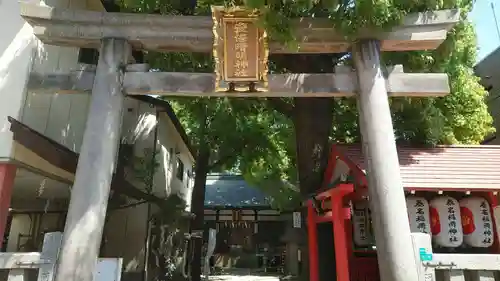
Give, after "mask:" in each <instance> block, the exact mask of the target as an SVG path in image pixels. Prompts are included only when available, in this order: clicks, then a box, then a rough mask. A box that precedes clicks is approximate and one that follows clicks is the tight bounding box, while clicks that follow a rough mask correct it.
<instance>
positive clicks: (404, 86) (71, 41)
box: [21, 3, 459, 281]
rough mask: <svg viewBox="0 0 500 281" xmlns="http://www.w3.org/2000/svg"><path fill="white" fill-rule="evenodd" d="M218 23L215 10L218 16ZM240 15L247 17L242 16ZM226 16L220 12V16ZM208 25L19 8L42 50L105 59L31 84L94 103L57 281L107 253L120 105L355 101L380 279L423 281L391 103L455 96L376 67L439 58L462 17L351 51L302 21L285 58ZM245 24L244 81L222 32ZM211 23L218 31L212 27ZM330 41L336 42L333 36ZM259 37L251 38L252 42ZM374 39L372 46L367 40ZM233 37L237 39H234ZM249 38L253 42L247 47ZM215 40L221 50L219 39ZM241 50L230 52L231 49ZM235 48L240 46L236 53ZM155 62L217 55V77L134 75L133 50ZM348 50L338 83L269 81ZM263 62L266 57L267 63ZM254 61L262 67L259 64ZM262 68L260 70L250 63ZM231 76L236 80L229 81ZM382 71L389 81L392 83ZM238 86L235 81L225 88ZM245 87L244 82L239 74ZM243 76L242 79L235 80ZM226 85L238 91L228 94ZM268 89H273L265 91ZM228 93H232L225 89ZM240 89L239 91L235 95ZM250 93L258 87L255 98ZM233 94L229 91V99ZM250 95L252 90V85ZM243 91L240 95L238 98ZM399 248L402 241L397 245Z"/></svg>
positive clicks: (436, 16)
mask: <svg viewBox="0 0 500 281" xmlns="http://www.w3.org/2000/svg"><path fill="white" fill-rule="evenodd" d="M219 12H220V11H219ZM240 12H241V11H240ZM222 14H223V12H222ZM222 14H218V15H217V13H215V12H214V18H213V21H212V19H210V18H209V17H187V16H183V17H181V16H160V15H144V14H126V13H100V12H91V11H76V10H67V9H57V8H51V7H46V6H39V5H33V4H27V3H22V4H21V15H22V16H23V17H24V18H25V19H26V20H27V21H28V22H29V23H30V24H31V25H32V26H33V29H34V33H35V35H36V36H37V37H38V38H39V39H40V40H42V41H43V42H44V43H46V44H52V45H58V46H75V47H87V48H88V47H95V48H100V55H99V62H98V65H97V69H96V70H95V71H93V70H91V71H84V70H82V71H75V72H72V73H56V74H50V75H45V76H44V75H42V76H39V75H36V74H33V75H32V77H31V80H30V81H29V83H28V85H29V86H30V87H31V88H32V89H34V88H37V89H42V88H44V89H49V90H55V91H58V92H60V93H63V92H67V91H88V92H90V91H91V92H92V98H91V106H90V112H89V115H88V119H87V123H86V130H85V134H84V139H83V143H82V147H81V154H80V155H81V156H80V159H79V162H78V168H77V171H76V179H75V182H74V185H73V188H72V192H71V202H70V206H69V210H68V216H67V221H66V226H65V230H64V238H63V242H62V250H61V253H60V258H59V260H58V264H57V277H56V280H57V281H68V280H71V281H92V277H93V276H92V274H93V272H94V269H95V265H96V260H97V254H98V249H99V244H100V242H101V236H102V230H103V224H104V218H105V214H106V208H107V199H108V195H109V190H110V182H111V177H112V174H113V166H114V159H115V154H116V152H117V146H118V142H119V139H118V135H119V131H120V125H121V112H122V109H123V100H124V96H125V95H141V94H157V95H175V96H186V95H187V96H240V97H241V96H253V97H276V96H278V97H298V96H300V97H348V96H355V97H356V98H357V100H358V106H359V114H360V128H361V133H362V137H363V144H364V145H363V146H364V154H365V156H366V158H367V159H370V161H369V165H368V174H369V181H370V183H369V185H370V198H371V204H372V206H371V207H372V210H373V214H374V217H375V218H376V220H375V233H376V238H377V251H378V253H379V255H380V256H381V257H382V256H383V257H384V258H381V259H379V265H380V271H381V276H383V279H384V280H394V281H417V280H418V276H417V268H416V261H415V258H414V255H413V252H412V251H413V249H412V247H411V239H410V228H409V226H408V223H407V217H406V212H403V211H401V210H405V209H406V203H405V197H404V193H403V189H402V188H401V178H400V173H399V164H398V158H397V151H396V146H395V139H394V133H393V126H392V120H391V115H390V110H389V103H388V99H387V97H388V96H412V97H431V96H444V95H446V94H448V93H449V86H448V78H447V75H446V74H414V73H412V74H407V73H404V72H403V71H402V67H400V66H398V67H394V68H389V69H388V71H387V72H386V71H385V69H384V67H383V66H381V65H380V51H407V50H424V49H435V48H437V47H438V46H439V45H440V44H441V43H442V42H443V40H444V39H445V38H446V33H447V31H448V30H449V29H451V28H452V27H453V25H454V24H455V23H457V22H458V20H459V12H458V11H457V10H444V11H438V12H427V13H419V14H414V15H410V16H408V17H407V18H406V19H405V20H404V22H403V24H402V25H401V26H398V27H396V28H393V29H392V30H391V31H389V32H382V33H380V32H372V31H369V30H365V31H363V32H362V33H360V34H364V35H360V36H359V38H357V41H356V42H355V43H352V44H351V43H350V42H347V41H345V39H344V37H343V36H342V35H341V34H338V33H336V32H335V30H334V29H333V28H332V27H331V25H330V24H329V23H328V22H327V21H323V20H321V19H312V18H311V19H302V20H300V22H298V23H297V26H298V34H301V35H300V36H299V38H298V41H299V49H298V51H297V50H289V49H287V48H285V47H284V46H282V45H280V44H279V43H277V42H270V43H269V48H267V47H268V46H267V41H266V38H265V32H263V31H262V30H258V29H257V27H256V26H255V25H253V22H254V21H253V19H255V15H251V13H247V14H246V15H241V14H240V15H239V16H238V17H234V16H233V18H232V20H231V21H229V20H228V21H227V22H225V21H224V20H222V21H221V20H220V19H221V18H224V15H222ZM241 22H246V23H249V24H250V25H249V26H250V27H249V28H253V29H252V32H250V33H248V34H249V35H251V36H254V35H255V36H256V37H255V36H254V37H252V38H253V39H251V38H250V39H249V40H254V41H253V42H255V43H256V44H257V47H256V48H255V49H248V50H249V51H248V52H249V53H251V55H250V56H251V57H249V58H247V61H245V64H247V65H250V67H249V68H248V70H249V71H250V72H252V73H254V74H256V77H255V78H254V79H253V80H252V79H250V81H249V80H248V79H247V80H245V79H243V80H241V79H240V80H238V78H237V76H238V75H237V74H236V71H237V69H236V66H235V65H230V66H229V67H228V65H227V63H225V64H224V63H222V62H227V61H229V62H231V61H232V62H234V61H235V55H234V51H233V53H232V54H231V52H229V51H228V50H226V48H223V50H222V49H221V47H222V45H221V44H219V43H220V42H224V43H223V45H224V46H226V44H228V43H227V42H226V41H225V40H227V41H228V42H229V41H231V39H230V38H231V36H228V37H227V38H225V34H223V33H225V32H219V33H215V36H216V37H215V38H214V33H213V31H214V30H216V29H222V28H223V27H224V28H227V27H228V26H230V25H232V26H233V27H234V26H235V25H238V24H239V23H241ZM214 24H215V27H216V28H214ZM325 31H330V33H327V32H325ZM252 34H253V35H252ZM367 34H368V36H367ZM233 35H235V33H233ZM249 37H250V36H249ZM214 39H215V40H214ZM214 41H215V42H214ZM233 43H234V42H233ZM233 47H234V46H233ZM132 48H135V49H144V50H155V51H179V50H182V51H194V52H212V50H213V49H216V52H218V54H219V56H218V57H217V56H216V58H215V59H216V63H217V72H216V74H195V73H161V72H148V71H147V70H148V69H147V66H144V65H139V66H137V65H129V64H128V62H129V61H128V58H129V57H130V52H131V49H132ZM349 49H351V52H352V55H353V58H354V65H355V69H356V72H353V71H351V70H350V69H347V68H337V71H336V73H333V74H282V75H269V76H268V75H267V53H268V52H271V53H289V54H292V53H340V52H345V51H347V50H349ZM262 51H263V52H262ZM255 56H257V57H255ZM254 59H255V61H253V60H254ZM228 72H231V75H229V74H228ZM385 72H386V73H385ZM230 76H231V77H230ZM240 76H241V75H240ZM235 77H236V78H235ZM238 81H246V82H255V83H250V85H256V84H258V85H257V86H259V87H260V86H262V87H263V88H265V90H267V91H265V92H257V91H248V92H245V93H242V92H234V91H233V92H227V91H220V88H221V87H222V88H223V87H228V88H229V89H230V90H235V88H234V83H236V84H238V83H239V82H238ZM225 82H232V83H233V84H231V83H230V84H229V85H228V84H227V83H225ZM267 84H268V85H267ZM224 85H225V86H224ZM231 85H233V87H232V86H231ZM252 87H253V88H252ZM226 89H227V88H226ZM250 89H253V90H255V89H256V88H255V86H250ZM236 90H237V89H236ZM394 237H398V238H397V239H394Z"/></svg>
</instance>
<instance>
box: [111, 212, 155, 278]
mask: <svg viewBox="0 0 500 281" xmlns="http://www.w3.org/2000/svg"><path fill="white" fill-rule="evenodd" d="M147 209H148V207H147V204H141V205H135V206H133V207H130V208H126V209H120V210H111V211H109V212H108V214H107V215H108V218H107V221H106V225H105V228H104V236H103V243H104V253H103V255H104V257H122V258H123V271H124V272H137V271H142V270H143V268H144V251H145V239H146V222H147Z"/></svg>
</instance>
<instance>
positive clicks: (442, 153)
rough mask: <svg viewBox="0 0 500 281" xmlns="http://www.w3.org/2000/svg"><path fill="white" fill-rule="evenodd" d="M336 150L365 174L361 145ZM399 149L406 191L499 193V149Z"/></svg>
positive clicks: (477, 146)
mask: <svg viewBox="0 0 500 281" xmlns="http://www.w3.org/2000/svg"><path fill="white" fill-rule="evenodd" d="M334 147H335V148H336V150H337V151H338V152H340V153H341V154H342V155H343V156H345V157H347V158H348V159H349V160H351V161H352V162H353V164H355V165H357V166H358V167H359V168H360V169H361V170H362V171H366V161H365V159H364V157H363V153H362V149H361V145H334ZM397 149H398V157H399V164H400V171H401V178H402V180H403V186H404V187H405V189H406V190H412V189H427V190H429V189H439V190H450V189H462V190H469V191H474V190H477V191H479V190H492V189H496V190H500V172H499V167H500V145H472V146H437V147H432V148H431V147H427V148H425V147H420V148H418V147H409V146H398V148H397Z"/></svg>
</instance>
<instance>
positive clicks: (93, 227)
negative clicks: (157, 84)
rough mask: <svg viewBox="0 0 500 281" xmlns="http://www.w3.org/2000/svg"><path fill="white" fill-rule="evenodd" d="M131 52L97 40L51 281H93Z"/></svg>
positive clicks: (115, 41)
mask: <svg viewBox="0 0 500 281" xmlns="http://www.w3.org/2000/svg"><path fill="white" fill-rule="evenodd" d="M129 54H130V46H129V44H128V43H127V41H126V40H123V39H112V38H109V39H102V43H101V50H100V53H99V62H98V64H97V72H96V77H95V80H94V86H93V88H92V97H91V104H90V111H89V114H88V118H87V124H86V128H85V133H84V136H83V143H82V147H81V152H80V157H79V159H78V166H77V169H76V174H75V182H74V184H73V188H72V189H71V200H70V204H69V208H68V216H67V218H66V225H65V227H64V234H63V241H62V245H61V250H60V253H59V258H58V260H57V264H56V279H55V280H56V281H92V280H93V277H94V276H93V275H94V272H95V269H96V266H97V258H98V254H99V247H100V245H101V239H102V232H103V228H104V219H105V217H106V208H107V205H108V198H109V192H110V186H111V179H112V177H113V173H114V170H115V160H116V155H117V150H118V143H119V140H120V128H121V122H122V109H123V102H124V99H125V96H124V94H123V92H122V84H123V75H124V70H125V64H126V63H127V60H128V58H129Z"/></svg>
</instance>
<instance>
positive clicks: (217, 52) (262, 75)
mask: <svg viewBox="0 0 500 281" xmlns="http://www.w3.org/2000/svg"><path fill="white" fill-rule="evenodd" d="M258 19H259V11H258V10H248V9H246V8H244V7H223V6H212V20H213V34H214V45H213V57H214V62H215V91H216V92H248V91H259V92H267V91H268V79H267V73H268V65H267V63H268V57H269V48H268V43H267V33H266V32H265V30H264V29H262V28H259V27H258V26H257V20H258ZM235 23H247V24H249V25H250V26H251V28H253V30H254V31H255V30H256V35H257V38H255V37H253V38H249V42H250V44H252V47H254V48H255V52H256V54H257V55H256V57H255V58H253V57H250V58H247V61H248V62H253V63H254V64H255V66H254V68H255V69H254V70H255V72H254V73H252V74H253V75H250V76H249V77H244V78H237V77H230V75H229V74H228V73H227V72H228V71H227V69H228V68H229V66H228V61H229V59H227V58H226V51H227V50H228V48H229V47H230V46H228V41H230V40H226V34H227V33H228V32H227V29H228V25H229V24H235ZM254 33H255V32H254ZM254 35H255V34H254ZM253 41H255V45H253V44H254V42H253Z"/></svg>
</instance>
